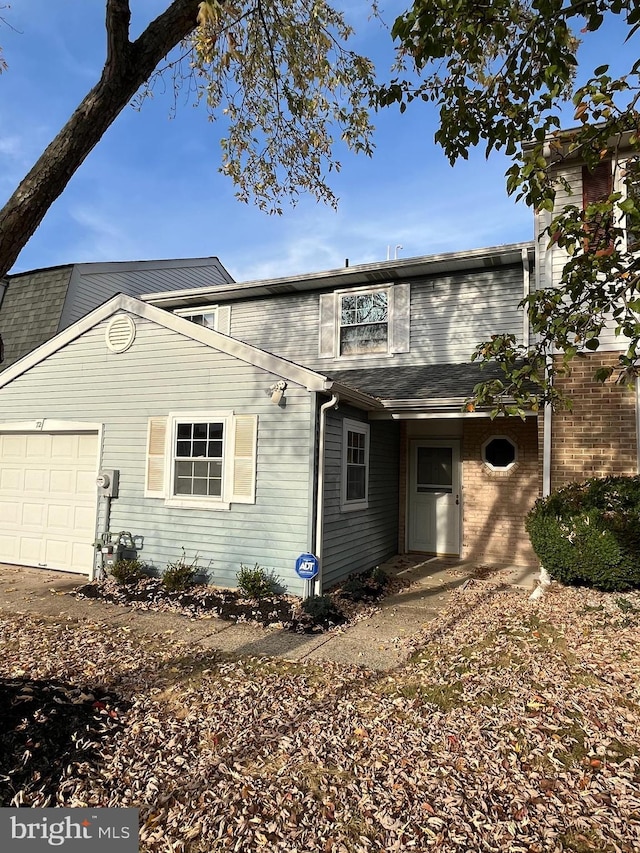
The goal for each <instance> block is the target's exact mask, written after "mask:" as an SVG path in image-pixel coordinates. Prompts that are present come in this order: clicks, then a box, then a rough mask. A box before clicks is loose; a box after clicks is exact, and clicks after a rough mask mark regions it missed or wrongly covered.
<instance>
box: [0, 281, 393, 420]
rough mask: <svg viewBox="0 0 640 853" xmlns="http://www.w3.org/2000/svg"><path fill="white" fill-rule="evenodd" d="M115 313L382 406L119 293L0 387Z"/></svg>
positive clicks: (23, 362) (366, 405) (315, 387)
mask: <svg viewBox="0 0 640 853" xmlns="http://www.w3.org/2000/svg"><path fill="white" fill-rule="evenodd" d="M119 311H126V312H128V313H130V314H134V315H137V316H139V317H144V318H145V319H147V320H150V321H152V322H154V323H156V324H158V325H159V326H163V327H164V328H166V329H172V330H173V331H175V332H178V333H179V334H181V335H184V336H185V337H188V338H190V339H191V340H194V341H199V342H200V343H201V344H204V345H205V346H208V347H211V348H212V349H215V350H218V351H220V352H224V353H226V354H228V355H230V356H233V357H234V358H238V359H240V360H241V361H244V362H246V363H248V364H253V365H255V366H256V367H259V368H262V369H263V370H265V371H266V372H268V373H272V374H275V375H276V376H280V377H282V378H283V379H285V380H288V381H290V382H295V383H296V384H298V385H301V386H302V387H304V388H306V389H307V390H308V391H320V392H324V393H327V394H338V395H339V396H340V398H341V399H342V400H344V401H345V402H348V403H352V404H353V405H355V406H359V407H360V408H363V409H366V410H375V409H382V404H381V403H380V402H379V401H378V400H375V399H374V398H373V397H371V396H369V395H368V394H363V393H362V392H360V391H358V390H357V389H354V388H350V387H349V386H347V385H344V384H343V383H341V382H338V381H336V380H333V379H330V378H329V377H327V376H324V375H323V374H321V373H318V372H317V371H315V370H310V369H309V368H307V367H303V366H302V365H300V364H295V362H293V361H289V360H288V359H286V358H282V357H280V356H277V355H273V354H272V353H270V352H267V351H266V350H262V349H259V348H258V347H254V346H252V345H251V344H247V343H244V341H240V340H238V339H236V338H231V337H229V336H228V335H224V334H222V332H215V331H213V330H212V329H206V328H205V327H203V326H199V325H197V324H196V323H192V322H191V321H190V320H185V319H184V318H183V317H179V316H178V315H177V314H171V313H169V312H168V311H163V310H162V309H160V308H155V307H154V306H153V305H149V304H148V303H146V302H142V301H141V300H139V299H136V298H135V297H132V296H125V295H124V294H122V293H120V294H118V295H117V296H114V297H113V298H112V299H110V300H109V301H108V302H105V303H104V304H103V305H101V306H100V307H98V308H96V309H95V310H94V311H92V312H91V313H90V314H87V315H86V316H85V317H83V318H82V319H80V320H78V321H77V322H76V323H74V324H73V325H72V326H69V327H68V328H67V329H65V330H64V331H62V332H60V333H59V334H57V335H56V336H55V337H54V338H51V340H49V341H47V342H46V343H44V344H42V345H41V346H39V347H38V348H37V349H36V350H34V351H33V352H31V353H29V354H28V355H26V356H24V358H22V359H20V361H18V362H17V363H15V364H13V365H12V366H11V367H8V368H7V369H6V370H5V371H4V372H3V373H1V374H0V388H3V387H4V386H5V385H8V384H9V382H12V381H13V380H14V379H17V378H18V377H19V376H20V375H21V374H23V373H25V372H26V371H27V370H30V369H31V368H32V367H35V366H36V365H37V364H39V363H40V362H42V361H44V360H45V359H47V358H49V357H50V356H51V355H53V354H54V353H56V352H57V351H58V350H60V349H62V347H65V346H67V345H68V344H70V343H71V342H72V341H74V340H76V339H77V338H79V337H80V336H81V335H82V334H84V333H85V332H87V331H88V330H89V329H91V328H93V327H94V326H95V325H97V324H98V323H100V322H102V321H103V320H106V319H107V318H109V317H110V316H112V315H114V314H116V313H118V312H119Z"/></svg>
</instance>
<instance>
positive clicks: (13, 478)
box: [0, 466, 24, 494]
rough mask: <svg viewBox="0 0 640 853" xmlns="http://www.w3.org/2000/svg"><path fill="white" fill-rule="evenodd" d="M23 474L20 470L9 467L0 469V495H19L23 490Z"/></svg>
mask: <svg viewBox="0 0 640 853" xmlns="http://www.w3.org/2000/svg"><path fill="white" fill-rule="evenodd" d="M23 480H24V476H23V472H22V470H21V469H20V468H11V467H9V466H7V467H6V468H5V467H2V468H0V494H3V493H5V494H8V493H11V492H16V493H20V492H22V488H23V485H22V484H23Z"/></svg>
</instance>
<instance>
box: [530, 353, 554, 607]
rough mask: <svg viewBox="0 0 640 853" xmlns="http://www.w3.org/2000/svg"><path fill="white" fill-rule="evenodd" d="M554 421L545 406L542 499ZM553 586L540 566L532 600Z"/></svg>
mask: <svg viewBox="0 0 640 853" xmlns="http://www.w3.org/2000/svg"><path fill="white" fill-rule="evenodd" d="M550 360H551V356H549V358H548V359H547V363H548V362H549V361H550ZM552 419H553V407H552V405H551V403H545V404H544V422H543V423H544V428H543V434H542V497H543V498H546V497H548V496H549V495H550V494H551V428H552ZM550 585H551V575H550V574H549V572H548V571H547V570H546V569H545V567H544V566H543V565H542V564H540V574H539V576H538V586H537V587H536V588H535V589H534V591H533V592H532V593H531V596H530V597H531V598H532V599H533V600H534V601H535V600H536V599H538V598H542V596H543V595H544V594H545V592H546V591H547V589H548V588H549V586H550Z"/></svg>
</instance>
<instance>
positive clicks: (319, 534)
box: [315, 394, 340, 595]
mask: <svg viewBox="0 0 640 853" xmlns="http://www.w3.org/2000/svg"><path fill="white" fill-rule="evenodd" d="M339 399H340V398H339V397H338V395H337V394H334V395H333V396H332V397H331V399H330V400H328V401H327V402H326V403H323V404H322V405H321V406H320V424H319V435H318V487H317V490H316V543H315V544H316V549H315V556H316V557H317V558H318V574H317V575H316V580H317V589H318V592H319V594H320V595H322V568H323V566H322V539H323V532H324V448H325V433H326V426H327V412H328V410H329V409H333V408H335V407H336V406H337V405H338V400H339Z"/></svg>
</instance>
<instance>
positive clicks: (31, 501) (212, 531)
mask: <svg viewBox="0 0 640 853" xmlns="http://www.w3.org/2000/svg"><path fill="white" fill-rule="evenodd" d="M533 261H534V245H533V243H531V244H530V243H523V244H517V245H509V246H499V247H495V248H489V249H480V250H473V251H469V252H464V253H451V254H444V255H432V256H426V257H419V258H411V259H406V260H405V259H402V260H397V261H387V262H381V263H372V264H363V265H359V266H345V267H344V268H342V269H337V270H331V271H328V272H323V273H319V274H315V275H302V276H292V277H288V278H281V279H274V280H269V281H257V282H247V283H240V284H228V285H225V284H216V285H215V286H212V287H194V288H193V289H180V290H178V289H176V288H173V287H170V288H167V289H165V290H164V291H162V292H158V288H154V290H155V291H156V292H155V293H151V294H148V295H145V296H143V297H142V298H141V299H136V298H132V297H130V296H126V295H119V296H116V297H114V298H113V299H111V300H109V301H108V302H106V303H105V304H103V305H101V306H100V307H98V308H96V309H95V310H93V311H92V312H90V313H89V314H88V315H86V316H84V317H83V318H81V319H79V320H77V321H76V322H75V323H73V324H72V325H70V326H69V327H67V328H66V329H65V330H64V331H62V332H60V333H59V334H58V335H57V336H55V337H54V338H52V339H51V340H49V341H48V342H47V343H45V344H43V345H42V346H40V347H39V348H38V349H36V350H35V351H34V352H32V353H30V354H29V355H27V356H26V357H24V358H23V359H21V360H20V361H19V362H17V363H15V364H13V365H12V366H11V367H9V368H8V369H7V370H5V371H4V372H3V373H2V374H1V375H0V561H4V562H11V563H16V564H25V565H36V566H47V567H51V568H60V569H67V570H71V571H77V572H82V573H90V572H91V570H92V566H93V548H92V543H93V542H94V540H95V539H96V537H97V536H99V535H100V534H101V533H102V532H103V531H104V530H106V529H110V530H127V531H131V532H132V533H135V534H138V535H140V536H143V537H144V548H143V551H142V553H141V555H140V556H141V557H142V558H143V559H144V560H145V562H147V563H149V564H151V565H153V566H155V567H156V568H157V569H158V570H161V569H162V568H163V567H164V566H165V565H166V563H167V562H168V561H169V560H175V559H176V558H177V557H179V556H180V554H181V553H182V548H184V549H185V551H186V553H187V555H188V556H190V557H193V556H194V555H195V554H197V555H198V557H199V561H200V565H201V566H202V567H203V568H204V569H207V568H208V571H209V575H210V578H211V581H212V582H213V583H216V584H222V585H224V584H227V585H234V584H235V578H236V572H237V571H238V569H239V567H240V564H241V563H244V564H249V565H253V564H254V563H256V562H257V563H259V564H260V565H261V566H264V567H265V568H267V569H273V570H274V571H275V572H276V574H277V575H278V576H279V577H280V578H281V580H282V581H283V583H284V584H285V585H286V586H287V588H288V589H289V590H290V591H291V592H294V593H300V592H302V589H303V583H302V581H301V580H300V579H299V578H298V577H297V575H296V573H295V571H294V567H295V561H296V558H297V557H298V556H299V555H300V554H301V553H304V552H313V553H315V554H316V555H317V556H318V558H319V559H320V563H321V579H320V582H319V588H326V587H328V586H330V585H332V584H333V583H335V582H337V581H338V580H340V579H342V578H344V577H346V576H347V575H349V574H350V573H351V572H355V571H360V570H364V569H366V568H369V567H371V566H373V565H375V564H376V563H379V562H381V561H382V560H384V559H385V558H387V557H389V556H391V555H393V554H395V553H397V552H401V553H402V552H417V553H428V554H451V555H461V556H462V557H468V558H472V559H475V560H478V561H490V562H494V563H499V562H510V563H527V562H530V561H532V559H533V555H532V553H531V551H530V547H529V544H528V539H527V537H526V534H525V532H524V528H523V517H524V514H525V513H526V511H527V509H528V508H529V507H530V505H531V504H532V502H533V500H534V499H535V498H536V496H537V495H538V493H539V480H540V478H539V453H538V423H537V416H536V415H535V414H534V413H531V415H530V417H527V418H525V419H524V420H521V419H519V418H514V419H510V418H509V419H507V418H501V419H497V420H493V421H492V420H491V419H490V418H489V417H488V413H487V412H481V411H473V412H465V411H463V405H464V401H465V399H466V398H468V397H469V395H470V394H471V392H472V389H473V387H474V385H475V384H476V383H477V382H478V381H479V380H480V379H481V378H482V374H481V372H480V368H479V367H478V366H477V365H476V364H472V363H470V354H471V352H472V350H473V347H474V344H475V343H477V342H478V341H480V340H483V339H486V338H487V336H489V335H490V334H492V333H494V332H505V331H510V332H513V333H514V334H516V335H517V336H518V337H519V339H526V336H527V334H528V327H527V324H526V322H525V321H524V318H523V314H522V311H521V310H520V309H519V308H518V303H519V302H520V300H521V299H522V298H523V296H526V295H527V293H528V291H529V288H530V286H532V283H533V280H534V275H533ZM485 375H486V372H485ZM99 471H102V472H106V473H107V475H108V478H109V479H110V480H111V481H113V472H114V471H117V472H119V482H117V487H116V490H115V492H114V493H113V494H112V495H110V494H109V491H110V489H109V488H108V487H105V486H104V483H105V480H104V479H103V480H101V483H102V484H103V485H102V486H101V487H98V488H97V487H96V475H97V474H98V472H99Z"/></svg>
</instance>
